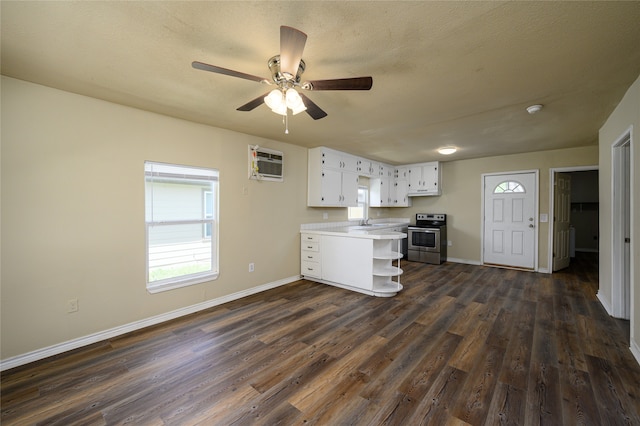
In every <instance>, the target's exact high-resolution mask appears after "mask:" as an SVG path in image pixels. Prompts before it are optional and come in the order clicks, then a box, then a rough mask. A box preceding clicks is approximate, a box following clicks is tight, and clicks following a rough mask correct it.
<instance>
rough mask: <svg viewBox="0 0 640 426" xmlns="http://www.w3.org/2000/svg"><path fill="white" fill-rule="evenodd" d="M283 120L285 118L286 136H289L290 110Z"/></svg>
mask: <svg viewBox="0 0 640 426" xmlns="http://www.w3.org/2000/svg"><path fill="white" fill-rule="evenodd" d="M283 118H284V134H285V135H288V134H289V111H288V110H287V113H286V114H285V115H284V117H283Z"/></svg>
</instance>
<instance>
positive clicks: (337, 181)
mask: <svg viewBox="0 0 640 426" xmlns="http://www.w3.org/2000/svg"><path fill="white" fill-rule="evenodd" d="M320 191H321V197H322V198H321V203H322V205H324V206H340V205H341V204H342V173H341V172H340V171H338V170H324V171H323V172H322V183H321V189H320ZM357 196H358V185H357V184H356V199H357Z"/></svg>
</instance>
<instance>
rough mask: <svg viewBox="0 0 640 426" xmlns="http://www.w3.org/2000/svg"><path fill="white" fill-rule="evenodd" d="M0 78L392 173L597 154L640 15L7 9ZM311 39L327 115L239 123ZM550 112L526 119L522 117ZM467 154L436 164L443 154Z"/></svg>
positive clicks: (447, 7) (450, 4)
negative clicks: (288, 51) (282, 37)
mask: <svg viewBox="0 0 640 426" xmlns="http://www.w3.org/2000/svg"><path fill="white" fill-rule="evenodd" d="M0 12H1V19H2V22H1V24H2V27H1V36H2V41H1V43H2V44H1V50H2V62H1V66H2V74H3V75H6V76H10V77H15V78H19V79H22V80H27V81H31V82H35V83H39V84H43V85H46V86H51V87H55V88H59V89H63V90H67V91H70V92H74V93H79V94H83V95H87V96H92V97H95V98H100V99H105V100H108V101H111V102H116V103H120V104H124V105H130V106H133V107H136V108H141V109H144V110H148V111H154V112H158V113H161V114H166V115H170V116H174V117H179V118H184V119H187V120H191V121H195V122H199V123H206V124H210V125H212V126H216V127H220V128H225V129H231V130H235V131H238V132H243V133H248V134H252V135H257V136H261V137H265V138H269V139H275V140H281V141H285V142H289V143H292V144H296V145H301V146H306V147H314V146H320V145H324V146H329V147H334V148H337V149H341V150H343V151H346V152H351V153H353V154H358V155H366V156H368V157H369V158H372V159H376V160H381V161H386V162H389V163H393V164H398V163H412V162H419V161H429V160H435V159H439V160H451V159H465V158H476V157H483V156H492V155H501V154H508V153H519V152H528V151H539V150H547V149H556V148H564V147H576V146H585V145H594V144H596V143H597V137H598V129H599V128H600V126H601V125H602V124H603V123H604V121H605V120H606V118H607V117H608V116H609V114H610V113H611V112H612V111H613V108H614V107H615V106H616V105H617V103H618V102H619V101H620V99H621V98H622V96H623V95H624V93H625V91H626V90H627V88H628V87H629V86H630V85H631V83H632V82H633V81H634V80H635V79H636V78H637V77H638V75H639V74H640V24H639V22H640V1H627V2H603V1H600V2H564V1H556V2H482V1H472V2H462V1H455V2H454V1H444V2H431V1H424V2H404V1H392V2H344V1H339V2H318V1H306V2H213V1H210V2H180V1H170V2H148V1H140V2H135V1H129V2H116V1H106V2H71V1H66V2H65V1H62V2H48V1H45V2H35V1H19V2H12V1H5V0H3V1H2V2H1V10H0ZM280 25H288V26H292V27H295V28H297V29H299V30H301V31H303V32H305V33H306V34H307V35H308V39H307V43H306V47H305V50H304V55H303V59H304V60H305V62H306V64H307V69H306V71H305V73H304V75H303V80H319V79H332V78H345V77H359V76H367V75H370V76H372V77H373V88H372V89H371V91H348V92H347V91H322V92H306V94H307V96H308V97H309V98H311V99H312V100H313V101H314V102H315V103H316V104H317V105H318V106H320V107H321V108H322V109H323V110H325V111H326V112H327V113H328V114H329V115H328V116H327V117H326V118H323V119H321V120H317V121H314V120H312V119H311V117H309V116H308V115H307V114H305V113H302V114H300V115H296V116H294V117H292V118H290V121H289V128H290V134H288V135H285V134H284V127H283V124H282V120H281V118H280V116H277V115H275V114H274V113H272V112H271V111H270V110H269V109H268V108H267V107H266V106H265V105H262V106H260V107H258V108H257V109H255V110H253V111H251V112H239V111H236V108H237V107H239V106H240V105H243V104H245V103H246V102H248V101H250V100H252V99H254V98H256V97H257V96H259V95H261V94H262V93H266V92H267V91H268V90H269V89H270V87H268V86H266V85H262V84H259V83H255V82H252V81H248V80H243V79H239V78H233V77H229V76H224V75H220V74H213V73H209V72H204V71H200V70H195V69H193V68H192V67H191V62H192V61H194V60H197V61H201V62H205V63H209V64H214V65H217V66H221V67H225V68H230V69H233V70H237V71H241V72H245V73H248V74H253V75H258V76H264V77H265V78H268V77H269V76H270V73H269V70H268V68H267V60H268V59H269V58H270V57H271V56H273V55H276V54H278V53H279V46H280V41H279V34H280V33H279V27H280ZM538 103H539V104H543V105H544V106H545V107H544V109H543V110H542V111H541V112H540V113H538V114H535V115H529V114H528V113H527V112H526V110H525V108H526V107H527V106H529V105H531V104H538ZM445 145H454V146H456V147H458V148H459V151H458V152H457V153H456V154H454V155H452V156H450V157H442V156H439V155H438V154H437V153H436V152H435V150H436V149H437V148H438V147H440V146H445Z"/></svg>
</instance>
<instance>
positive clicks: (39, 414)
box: [0, 257, 640, 426]
mask: <svg viewBox="0 0 640 426" xmlns="http://www.w3.org/2000/svg"><path fill="white" fill-rule="evenodd" d="M595 268H597V259H595V258H593V257H586V258H579V259H577V260H576V261H575V262H573V264H572V266H571V267H570V268H569V269H568V270H565V271H563V272H560V273H555V274H553V275H549V274H537V273H531V272H521V271H512V270H505V269H495V268H488V267H481V266H471V265H462V264H455V263H445V264H443V265H426V264H421V263H412V262H403V269H404V270H405V274H404V275H403V276H402V282H403V285H404V286H405V289H404V290H403V291H402V292H401V293H399V294H398V296H396V297H394V298H390V299H384V298H375V297H370V296H365V295H361V294H358V293H354V292H350V291H346V290H342V289H338V288H333V287H329V286H326V285H322V284H316V283H312V282H308V281H304V280H302V281H298V282H296V283H292V284H289V285H286V286H283V287H280V288H277V289H273V290H270V291H267V292H263V293H260V294H256V295H253V296H250V297H247V298H244V299H241V300H237V301H234V302H231V303H227V304H225V305H221V306H218V307H215V308H212V309H208V310H206V311H203V312H200V313H197V314H194V315H190V316H188V317H184V318H180V319H177V320H174V321H171V322H168V323H165V324H161V325H158V326H154V327H150V328H147V329H144V330H141V331H137V332H134V333H130V334H127V335H125V336H121V337H118V338H114V339H111V340H109V341H104V342H101V343H98V344H94V345H91V346H89V347H86V348H82V349H79V350H75V351H71V352H69V353H66V354H62V355H59V356H55V357H52V358H49V359H46V360H42V361H39V362H35V363H32V364H29V365H26V366H22V367H18V368H14V369H12V370H9V371H6V372H4V373H3V374H2V384H1V391H2V401H1V403H2V407H1V410H2V411H1V417H0V420H1V423H2V425H6V426H8V425H27V424H42V425H119V424H135V425H197V424H201V425H254V424H255V425H276V424H282V425H294V424H310V425H383V424H389V425H420V424H424V425H445V424H449V425H466V424H469V425H482V424H491V425H493V424H500V425H502V424H513V425H538V424H550V425H577V424H584V425H618V424H620V425H640V366H639V365H638V364H637V362H636V361H635V359H633V357H632V355H631V352H630V351H629V349H628V347H629V337H628V336H629V324H628V322H625V321H619V320H615V319H612V318H611V317H609V316H608V315H607V314H606V312H605V311H604V309H603V308H602V306H601V305H600V304H599V302H598V301H597V299H596V297H595V294H596V291H597V285H598V284H597V277H598V273H597V269H595Z"/></svg>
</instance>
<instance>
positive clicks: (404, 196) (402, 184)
mask: <svg viewBox="0 0 640 426" xmlns="http://www.w3.org/2000/svg"><path fill="white" fill-rule="evenodd" d="M392 199H393V205H394V206H396V207H409V206H410V203H409V182H408V181H407V180H406V179H397V180H396V181H395V183H394V187H393V197H392Z"/></svg>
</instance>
